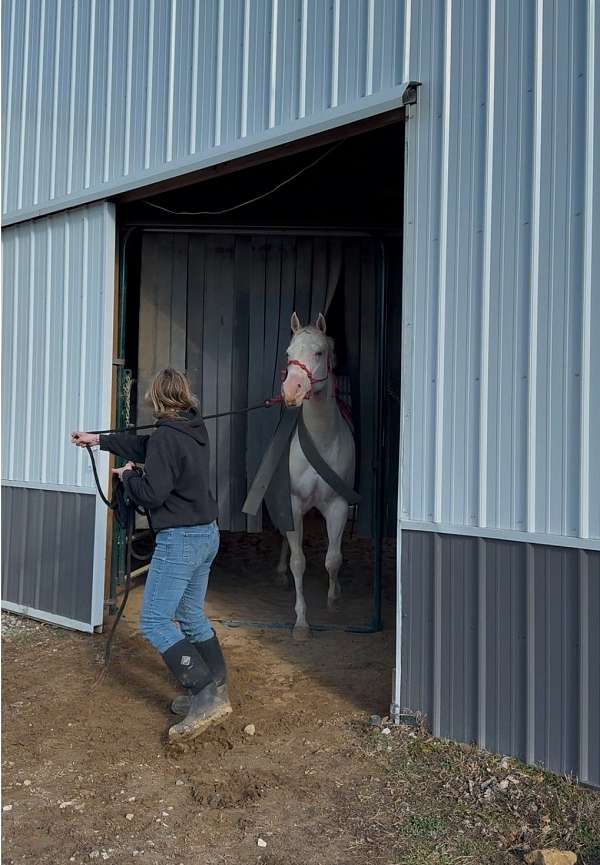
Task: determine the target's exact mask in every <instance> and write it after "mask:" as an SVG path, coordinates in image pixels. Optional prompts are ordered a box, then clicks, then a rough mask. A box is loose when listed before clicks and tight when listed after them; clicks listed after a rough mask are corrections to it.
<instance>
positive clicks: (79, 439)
mask: <svg viewBox="0 0 600 865" xmlns="http://www.w3.org/2000/svg"><path fill="white" fill-rule="evenodd" d="M71 444H74V445H77V447H78V448H86V447H88V445H89V446H90V447H94V446H95V445H98V444H100V436H98V435H95V434H94V433H86V432H73V433H71Z"/></svg>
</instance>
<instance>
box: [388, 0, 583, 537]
mask: <svg viewBox="0 0 600 865" xmlns="http://www.w3.org/2000/svg"><path fill="white" fill-rule="evenodd" d="M411 12H412V14H411V16H410V32H407V34H406V39H407V46H408V49H407V50H408V53H407V54H406V55H405V62H406V71H405V74H407V75H409V77H410V78H414V79H416V80H420V81H422V82H423V87H422V88H421V89H420V90H419V101H418V104H417V105H416V106H414V107H411V108H410V119H409V121H408V123H407V125H406V146H407V163H406V164H407V172H406V210H405V228H406V231H405V245H404V249H405V266H404V309H403V315H404V326H403V340H402V341H403V352H404V360H403V365H404V375H403V420H402V423H403V451H402V454H403V456H402V469H401V510H400V516H401V519H402V521H403V522H405V523H408V524H409V525H410V522H411V521H413V522H416V523H421V524H424V523H428V524H430V525H431V527H432V529H434V530H435V526H436V525H439V526H440V527H444V530H445V531H450V532H451V531H452V529H453V527H454V528H456V529H458V527H461V526H463V527H476V528H481V529H486V528H490V529H499V530H508V531H512V532H523V533H527V532H530V533H533V532H536V533H541V534H546V535H552V536H554V537H555V538H556V539H559V540H560V538H563V537H564V538H573V539H577V538H583V539H590V538H593V539H598V538H600V485H599V484H598V483H596V482H595V480H594V479H595V478H597V477H599V476H600V456H599V453H598V448H595V447H593V444H592V443H593V440H594V439H593V436H594V434H595V431H596V430H597V429H598V428H599V427H598V424H599V422H600V354H599V349H598V345H597V340H594V339H593V337H592V335H593V334H594V333H596V332H598V330H600V294H599V292H598V291H597V290H595V287H597V285H598V284H599V282H600V259H599V255H600V253H599V252H598V249H599V247H600V245H599V243H598V239H599V231H600V206H599V195H600V175H599V167H598V165H599V162H600V156H599V148H598V146H597V142H598V139H599V135H600V113H599V111H598V87H599V86H600V20H599V19H600V16H599V15H598V10H597V5H596V4H594V3H589V4H585V3H566V2H541V0H540V2H538V3H529V2H518V3H517V2H515V3H501V2H492V3H478V2H475V0H458V2H452V3H451V4H448V3H445V4H444V3H442V2H441V0H440V2H431V3H422V4H411ZM482 533H483V532H482ZM523 539H524V540H526V539H527V536H526V534H524V538H523Z"/></svg>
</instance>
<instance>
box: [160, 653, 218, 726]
mask: <svg viewBox="0 0 600 865" xmlns="http://www.w3.org/2000/svg"><path fill="white" fill-rule="evenodd" d="M163 658H164V660H165V663H166V665H167V666H168V668H169V669H170V670H171V672H172V673H173V675H174V676H175V677H176V678H177V680H178V681H179V682H180V684H181V685H183V687H184V688H187V689H188V690H189V691H191V698H190V706H189V709H188V712H187V713H186V716H185V718H184V719H183V721H181V722H180V723H179V724H175V725H174V726H173V727H171V729H170V730H169V740H170V741H171V742H182V741H186V740H189V739H194V738H195V737H196V736H199V735H200V734H201V733H203V732H204V730H205V729H206V728H207V727H208V726H210V725H211V724H214V723H216V722H217V721H220V720H221V719H222V718H224V717H225V716H226V715H229V713H230V712H231V704H230V702H229V699H228V698H227V697H226V696H225V697H222V696H220V695H219V692H218V689H217V686H216V684H215V681H214V679H213V676H212V673H211V671H210V669H209V667H208V664H207V663H206V662H205V661H204V659H203V658H202V655H201V654H200V652H199V651H198V649H197V648H196V647H195V646H194V644H193V643H191V642H190V641H189V640H187V639H184V640H180V641H179V642H178V643H175V645H174V646H171V648H170V649H167V651H166V652H164V653H163Z"/></svg>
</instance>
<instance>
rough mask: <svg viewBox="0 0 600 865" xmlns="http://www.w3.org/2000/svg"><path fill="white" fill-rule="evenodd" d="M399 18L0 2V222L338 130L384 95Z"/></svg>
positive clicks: (132, 0) (185, 2) (208, 4)
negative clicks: (319, 124)
mask: <svg viewBox="0 0 600 865" xmlns="http://www.w3.org/2000/svg"><path fill="white" fill-rule="evenodd" d="M403 7H404V4H403V3H401V2H399V0H381V2H379V0H378V2H373V0H368V2H366V3H365V2H362V0H352V2H351V3H337V2H336V3H334V4H330V3H323V2H321V0H252V2H250V0H86V2H76V0H7V2H5V3H3V4H2V31H3V52H2V79H3V89H2V113H3V124H4V125H3V131H4V133H5V134H4V136H3V141H4V142H5V144H6V146H5V151H6V152H5V162H4V200H3V214H4V216H5V218H7V219H10V220H15V221H19V219H24V218H30V217H31V216H32V215H33V214H34V213H35V211H36V209H38V210H39V209H40V208H48V207H52V208H53V209H62V208H64V207H68V206H69V204H71V205H74V204H81V203H84V200H87V201H89V200H93V198H94V197H95V198H104V197H107V196H109V195H111V194H113V193H114V192H115V191H116V190H117V189H122V188H124V187H129V188H133V187H136V186H137V187H139V186H143V185H145V184H147V183H148V182H150V181H151V180H152V179H153V178H156V177H157V176H158V174H159V173H160V172H164V171H172V172H173V173H174V174H175V175H177V174H183V173H185V172H186V171H191V170H193V169H194V168H195V167H197V166H198V164H199V163H200V162H201V161H202V160H203V159H206V158H207V157H210V156H212V154H213V153H214V150H215V148H218V147H221V148H223V152H224V154H225V150H227V152H228V154H229V155H228V157H227V158H231V157H232V156H234V155H235V152H236V150H239V149H240V148H241V147H242V146H245V145H246V144H248V143H249V142H252V141H256V142H258V141H259V140H260V139H261V137H262V138H264V139H265V141H266V142H268V141H269V140H270V139H271V138H272V139H273V140H275V138H276V137H277V136H279V135H281V134H282V133H288V132H292V133H293V131H294V129H295V127H296V126H297V125H298V122H303V123H306V121H307V120H310V119H311V118H315V119H319V120H320V121H323V120H326V119H327V117H328V116H330V117H331V119H332V120H333V121H334V122H343V117H344V116H345V115H346V114H348V115H349V114H351V113H352V112H354V111H356V110H357V109H359V110H362V108H363V107H367V104H368V100H369V99H370V100H371V101H374V102H375V103H376V102H377V99H378V97H379V95H382V97H383V94H385V93H387V94H388V96H389V94H390V93H391V92H392V90H391V89H392V88H394V87H396V86H397V85H399V84H400V82H401V80H402V79H401V78H400V77H399V76H400V75H401V74H402V72H403V63H402V58H403V48H404V33H403V27H402V24H403V20H404V11H403ZM399 95H400V94H399V93H398V94H396V96H397V97H398V99H399ZM369 110H370V109H369ZM336 113H337V116H339V120H335V117H336ZM222 158H223V159H224V158H226V157H225V155H223V157H222ZM217 161H219V160H218V159H217ZM86 196H87V198H86Z"/></svg>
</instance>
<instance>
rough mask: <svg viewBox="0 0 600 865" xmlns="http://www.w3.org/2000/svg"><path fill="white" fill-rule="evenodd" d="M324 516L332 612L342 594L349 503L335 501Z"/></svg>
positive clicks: (341, 500) (326, 561)
mask: <svg viewBox="0 0 600 865" xmlns="http://www.w3.org/2000/svg"><path fill="white" fill-rule="evenodd" d="M324 516H325V522H326V523H327V537H328V539H329V546H328V547H327V556H326V557H325V567H326V568H327V573H328V574H329V591H328V593H327V606H328V607H329V609H330V610H334V609H335V607H336V601H337V600H338V599H339V598H340V596H341V594H342V590H341V588H340V581H339V579H338V574H339V572H340V568H341V566H342V535H343V534H344V526H345V525H346V521H347V519H348V503H347V502H346V501H345V500H344V499H341V498H338V499H333V501H331V502H330V503H329V505H328V506H327V508H325V513H324Z"/></svg>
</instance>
